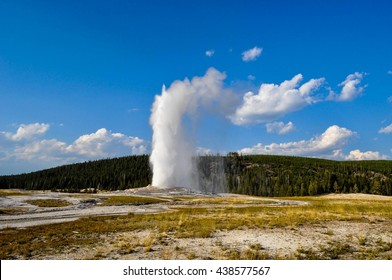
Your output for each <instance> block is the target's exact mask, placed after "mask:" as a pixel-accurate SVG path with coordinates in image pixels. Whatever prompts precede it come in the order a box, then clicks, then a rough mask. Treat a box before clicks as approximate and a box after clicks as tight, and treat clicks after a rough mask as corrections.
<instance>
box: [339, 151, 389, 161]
mask: <svg viewBox="0 0 392 280" xmlns="http://www.w3.org/2000/svg"><path fill="white" fill-rule="evenodd" d="M345 159H346V160H381V159H388V157H387V156H386V155H383V154H381V153H379V152H373V151H367V152H361V151H360V150H353V151H351V152H350V154H349V155H348V156H347V157H346V158H345Z"/></svg>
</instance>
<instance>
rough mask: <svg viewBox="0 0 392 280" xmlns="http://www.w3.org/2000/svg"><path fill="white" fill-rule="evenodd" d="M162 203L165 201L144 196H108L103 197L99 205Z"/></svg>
mask: <svg viewBox="0 0 392 280" xmlns="http://www.w3.org/2000/svg"><path fill="white" fill-rule="evenodd" d="M162 202H166V200H163V199H159V198H154V197H144V196H108V197H104V200H103V201H102V203H101V204H100V205H102V206H109V205H147V204H155V203H162Z"/></svg>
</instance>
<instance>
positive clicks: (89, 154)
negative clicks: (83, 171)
mask: <svg viewBox="0 0 392 280" xmlns="http://www.w3.org/2000/svg"><path fill="white" fill-rule="evenodd" d="M48 128H49V125H45V124H29V125H21V126H20V127H19V128H18V130H17V132H16V133H11V132H4V131H3V132H0V150H1V151H2V153H0V161H2V162H10V163H11V162H12V163H13V165H14V166H15V168H17V167H18V166H23V168H24V170H17V171H16V172H27V171H32V170H35V169H37V166H39V168H48V167H51V166H56V165H61V164H66V163H74V162H81V161H86V160H95V159H100V158H110V157H120V156H126V155H130V154H144V153H147V152H148V146H149V145H148V143H147V142H146V141H144V140H143V139H140V138H138V137H132V136H127V135H125V134H122V133H113V132H111V131H110V130H107V129H105V128H101V129H98V130H97V131H96V132H94V133H91V134H85V135H82V136H80V137H78V138H77V139H76V140H75V141H74V142H72V143H70V144H67V143H65V142H62V141H59V140H57V139H42V138H44V134H45V132H46V131H47V130H48ZM37 135H38V136H40V137H38V136H37ZM36 136H37V137H36ZM21 139H28V140H29V141H21ZM4 170H6V167H5V168H4ZM3 172H4V171H3V168H0V174H2V173H3ZM7 172H8V171H7Z"/></svg>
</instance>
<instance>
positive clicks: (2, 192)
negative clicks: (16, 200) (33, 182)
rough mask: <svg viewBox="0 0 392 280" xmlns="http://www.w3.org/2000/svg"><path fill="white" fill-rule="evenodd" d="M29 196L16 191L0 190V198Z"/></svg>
mask: <svg viewBox="0 0 392 280" xmlns="http://www.w3.org/2000/svg"><path fill="white" fill-rule="evenodd" d="M22 195H29V193H25V192H21V191H18V190H0V197H4V196H22Z"/></svg>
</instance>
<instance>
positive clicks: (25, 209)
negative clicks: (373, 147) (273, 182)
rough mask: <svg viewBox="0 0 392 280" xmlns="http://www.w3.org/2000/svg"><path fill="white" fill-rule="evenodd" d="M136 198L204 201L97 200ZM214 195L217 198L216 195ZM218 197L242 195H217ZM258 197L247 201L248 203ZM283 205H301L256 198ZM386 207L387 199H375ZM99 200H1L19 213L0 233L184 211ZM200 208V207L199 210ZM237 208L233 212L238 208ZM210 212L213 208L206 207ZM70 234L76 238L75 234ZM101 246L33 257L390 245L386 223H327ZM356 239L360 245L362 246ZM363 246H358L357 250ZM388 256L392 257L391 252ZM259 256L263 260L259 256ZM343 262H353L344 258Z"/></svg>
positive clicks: (117, 240)
mask: <svg viewBox="0 0 392 280" xmlns="http://www.w3.org/2000/svg"><path fill="white" fill-rule="evenodd" d="M111 195H141V196H154V197H155V196H156V197H160V198H162V197H163V198H164V197H166V198H168V200H170V198H171V197H175V196H177V195H182V196H183V195H190V196H194V197H200V198H203V197H205V196H208V197H209V195H204V194H198V193H190V192H189V191H187V190H184V189H170V190H165V191H162V190H160V189H157V188H154V187H146V188H142V189H134V190H128V191H121V192H110V193H102V194H100V195H99V196H100V197H104V196H111ZM210 196H211V195H210ZM215 196H216V195H215ZM219 196H222V197H241V198H244V197H246V196H239V195H232V194H222V195H219ZM331 197H333V198H334V199H347V198H350V199H356V198H358V199H364V198H374V196H368V195H363V194H348V195H331ZM47 198H53V199H62V200H66V201H68V202H70V203H72V205H70V206H66V207H60V208H39V207H36V206H33V205H30V204H28V203H26V200H29V199H47ZM257 199H258V198H255V197H249V203H248V204H246V205H252V200H257ZM260 199H263V200H266V201H267V202H268V201H271V204H274V205H276V204H277V203H278V204H280V205H282V206H285V205H293V204H294V205H298V204H306V202H302V201H284V200H279V199H268V198H260ZM377 199H381V200H383V199H385V201H386V203H391V202H392V200H391V198H390V197H381V196H380V197H377ZM99 203H100V198H97V196H96V195H91V194H90V195H89V194H85V195H73V194H64V193H52V192H31V193H29V194H28V195H24V196H6V197H0V209H7V208H18V209H22V212H20V213H18V214H9V215H6V214H2V215H0V230H1V229H4V228H7V227H16V228H26V227H30V226H35V225H41V224H51V223H62V222H66V221H73V220H76V219H79V218H80V217H85V216H96V215H124V214H128V213H130V212H132V213H138V214H143V213H158V212H165V211H171V209H172V208H173V207H178V206H181V207H187V206H190V205H187V204H186V203H184V204H181V202H179V204H178V205H174V206H173V204H171V205H168V204H165V203H163V204H151V205H140V206H131V205H125V206H99ZM198 206H200V205H198ZM241 206H242V205H240V204H239V205H237V206H236V207H241ZM209 207H213V205H209ZM75 234H78V233H77V232H75ZM100 240H101V242H99V243H97V244H96V245H95V246H93V247H91V246H88V247H87V246H85V247H83V246H80V247H73V248H69V249H67V250H66V251H62V252H58V253H57V254H53V255H50V256H45V255H42V256H35V258H38V259H233V258H234V259H238V258H240V257H241V258H244V257H245V258H246V257H247V255H246V254H251V253H252V252H254V251H258V252H261V254H264V256H265V257H266V258H274V259H279V258H284V259H286V258H289V259H291V258H294V255H295V254H296V253H297V254H298V249H299V248H305V249H306V250H309V249H314V250H316V249H317V248H320V247H331V246H334V244H343V243H344V244H349V245H350V246H351V247H352V248H356V249H357V250H361V248H362V247H363V249H364V250H365V249H366V250H368V251H369V250H371V249H372V246H376V242H377V240H382V241H383V242H389V243H392V228H391V221H383V220H373V221H369V222H360V221H358V222H355V221H326V222H324V223H320V224H312V225H302V226H298V227H295V228H289V227H285V228H271V229H269V228H263V229H236V230H230V231H217V232H215V233H214V234H213V236H212V237H210V238H180V239H177V238H175V237H174V235H171V234H170V233H169V234H161V233H159V232H155V231H152V230H140V231H135V232H119V233H109V234H105V235H102V236H100ZM361 240H362V241H363V243H366V244H361ZM361 246H362V247H361ZM390 255H391V256H392V252H390ZM262 256H263V255H262ZM347 256H348V258H354V259H355V258H357V256H353V255H350V254H348V255H347Z"/></svg>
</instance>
